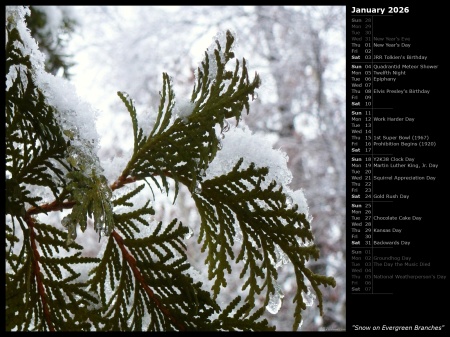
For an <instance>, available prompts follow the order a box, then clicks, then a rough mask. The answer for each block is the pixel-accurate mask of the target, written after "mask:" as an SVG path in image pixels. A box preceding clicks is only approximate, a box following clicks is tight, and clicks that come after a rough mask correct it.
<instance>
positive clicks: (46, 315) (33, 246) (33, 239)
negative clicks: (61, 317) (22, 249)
mask: <svg viewBox="0 0 450 337" xmlns="http://www.w3.org/2000/svg"><path fill="white" fill-rule="evenodd" d="M26 222H27V224H28V228H29V231H30V244H31V249H32V251H33V274H34V277H35V278H36V284H37V287H38V291H39V296H40V299H41V302H42V307H43V310H44V318H45V321H46V322H47V326H48V328H49V330H50V331H55V327H54V326H53V322H52V321H51V315H50V309H49V307H48V304H47V299H46V291H45V288H44V285H43V281H42V276H41V271H40V267H39V260H40V254H39V252H38V249H37V246H36V234H35V232H34V219H33V218H32V217H28V218H26Z"/></svg>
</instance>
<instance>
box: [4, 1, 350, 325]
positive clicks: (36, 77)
mask: <svg viewBox="0 0 450 337" xmlns="http://www.w3.org/2000/svg"><path fill="white" fill-rule="evenodd" d="M5 11H6V13H5V14H6V15H5V28H6V41H5V42H6V43H5V44H6V46H5V56H6V57H5V61H6V91H5V119H6V125H5V152H6V153H5V156H6V167H5V168H6V172H5V223H6V248H5V252H6V254H5V255H6V257H5V260H6V269H5V280H6V281H5V282H6V292H5V295H6V299H5V307H6V309H5V323H6V330H7V331H275V330H276V331H329V330H345V329H346V326H345V303H346V301H345V282H346V280H345V268H346V267H345V173H346V167H345V7H343V6H317V7H315V6H137V7H126V6H6V7H5Z"/></svg>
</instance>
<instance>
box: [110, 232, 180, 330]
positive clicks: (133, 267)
mask: <svg viewBox="0 0 450 337" xmlns="http://www.w3.org/2000/svg"><path fill="white" fill-rule="evenodd" d="M111 234H112V237H113V238H114V240H115V241H116V243H117V245H118V246H119V247H120V250H121V252H122V256H123V258H124V259H125V260H126V261H127V263H128V265H129V267H130V268H131V270H132V271H133V274H134V276H135V277H136V279H137V280H138V281H139V283H140V285H141V286H142V287H143V288H144V290H145V292H146V293H147V295H148V296H149V297H150V298H151V299H152V301H153V302H154V303H155V304H156V306H157V307H158V308H159V310H161V312H163V313H164V315H166V316H167V317H168V318H169V320H170V321H171V322H172V323H173V324H174V325H175V326H176V327H177V328H178V329H180V330H181V331H184V330H186V327H185V326H184V324H182V323H181V322H179V321H178V320H177V319H176V318H175V317H173V315H172V314H171V313H170V311H169V310H168V309H167V308H166V307H165V306H164V305H163V304H162V303H161V301H160V300H159V299H158V297H156V295H155V293H154V292H153V290H152V289H150V287H149V286H148V285H147V283H146V281H145V279H144V277H143V276H142V274H141V272H140V271H139V269H138V268H137V262H136V259H135V258H134V257H133V256H132V255H130V253H129V252H128V250H127V249H126V248H125V246H124V243H123V238H122V237H121V236H120V235H119V234H118V233H117V232H116V231H113V232H112V233H111Z"/></svg>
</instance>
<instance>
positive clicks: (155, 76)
mask: <svg viewBox="0 0 450 337" xmlns="http://www.w3.org/2000/svg"><path fill="white" fill-rule="evenodd" d="M33 7H34V8H35V10H38V11H40V12H41V13H44V14H45V16H46V19H47V20H46V24H45V25H44V26H43V27H41V28H40V30H41V33H43V34H44V33H45V34H47V35H46V36H47V37H48V36H50V37H51V36H52V35H53V41H56V40H57V39H56V37H55V36H56V35H58V39H59V41H60V46H58V48H59V49H58V48H57V49H58V50H59V51H60V52H61V53H62V54H64V55H67V58H66V60H67V61H69V63H73V65H71V66H70V67H62V66H61V67H55V68H54V69H52V72H53V73H54V74H55V75H57V76H63V77H67V78H69V79H70V81H71V82H72V83H73V84H74V85H75V86H76V88H77V91H78V94H79V95H80V96H81V98H82V99H84V100H86V101H88V102H89V103H90V104H91V105H92V106H93V107H94V108H95V109H96V110H97V111H98V118H97V123H96V125H92V128H97V132H98V134H99V135H100V137H101V138H100V149H99V152H98V155H99V157H100V160H101V161H102V163H103V166H104V168H105V175H106V177H107V178H108V179H110V180H111V182H112V181H114V180H115V179H116V178H117V176H118V174H119V173H120V172H121V170H122V169H123V167H124V166H123V165H124V163H125V161H126V159H127V154H128V153H129V151H130V148H131V147H132V144H133V143H132V142H133V139H132V132H131V130H132V127H131V120H130V117H129V114H128V112H127V110H126V109H125V107H124V106H123V104H122V102H121V101H120V99H119V97H118V96H117V91H125V92H127V93H128V94H129V95H130V96H131V97H132V98H133V99H134V100H135V102H136V107H137V110H138V114H140V118H146V116H148V115H149V114H151V113H152V112H154V111H155V110H156V109H157V108H158V104H159V91H160V90H161V87H162V73H163V72H167V73H168V74H169V75H170V76H171V77H172V78H173V83H174V87H175V92H176V95H177V98H179V99H187V98H188V97H189V96H190V94H191V91H192V88H193V85H194V74H195V70H196V69H197V67H198V65H199V63H200V61H201V60H202V58H203V55H204V52H205V51H206V49H207V48H208V47H209V46H210V45H211V43H212V42H213V41H214V37H215V36H217V35H218V34H221V33H223V32H225V31H226V30H227V29H229V30H230V31H231V32H233V33H234V34H235V36H236V37H237V42H236V43H235V48H234V51H235V55H236V57H237V58H238V59H242V58H243V57H244V58H245V59H246V60H247V61H248V68H249V74H250V76H251V77H252V76H253V74H254V73H255V71H256V72H258V73H259V74H260V76H261V79H262V86H261V88H260V89H259V90H258V99H257V100H255V101H253V102H252V104H251V105H250V114H249V115H247V116H245V118H244V119H243V121H242V122H241V123H240V126H242V127H244V126H248V127H249V128H250V129H251V130H252V131H253V132H254V133H256V134H258V135H259V136H261V137H265V138H267V139H269V140H270V141H271V142H272V144H273V147H274V148H276V149H281V150H282V151H284V152H285V153H286V154H287V156H288V157H289V161H288V167H289V169H290V170H291V172H292V175H293V179H292V182H291V184H290V187H291V189H292V190H297V189H303V192H304V194H305V196H306V199H307V202H308V205H309V213H310V215H311V216H312V218H313V220H312V223H311V225H312V230H313V233H314V235H315V240H316V244H317V246H318V247H319V249H320V252H321V257H320V259H318V260H317V261H310V262H309V267H310V268H311V269H312V270H313V271H314V272H316V273H319V274H324V275H327V276H333V277H334V278H335V279H336V282H337V286H336V287H335V288H323V293H324V316H323V317H320V315H319V311H318V309H317V308H316V305H317V303H316V302H317V301H316V302H314V303H313V304H312V306H311V307H308V308H307V310H306V311H305V312H304V314H303V315H304V317H303V324H302V327H301V330H304V331H318V330H331V329H345V307H346V305H345V303H346V300H345V299H346V297H345V282H346V280H345V258H346V251H345V202H346V199H345V172H346V167H345V28H346V27H345V7H344V6H267V7H266V6H133V7H127V6H70V7H69V6H33ZM67 18H69V19H73V20H74V23H75V24H74V26H73V28H74V31H73V33H72V34H66V33H65V32H64V31H61V30H60V29H59V27H60V25H61V22H62V21H63V20H64V19H67ZM38 42H40V46H43V42H44V41H38ZM53 47H54V46H53ZM172 201H173V196H170V195H169V196H168V197H167V196H165V195H162V196H158V198H157V203H156V204H155V208H156V216H157V219H156V220H158V221H159V220H162V221H165V222H170V221H171V220H172V219H173V218H175V217H176V218H178V219H180V220H181V221H182V222H183V224H186V225H188V226H189V227H190V228H192V229H193V237H192V238H191V239H190V240H188V241H187V244H188V249H189V256H190V259H191V261H192V263H193V264H194V265H195V266H196V267H197V268H199V269H201V268H202V266H204V257H203V256H201V254H200V253H199V245H198V244H197V240H196V234H197V229H198V222H199V217H198V215H197V213H196V209H195V206H194V203H193V201H192V199H191V198H190V195H189V192H188V190H187V189H181V191H180V193H179V196H178V199H177V201H176V203H175V205H173V204H172ZM88 237H89V238H88ZM78 240H83V241H84V242H86V240H92V244H89V245H88V246H89V247H90V251H87V252H86V254H92V255H95V254H96V253H97V251H98V249H100V245H99V244H98V236H97V234H96V233H95V232H94V231H93V230H92V231H87V232H85V233H84V234H83V233H79V235H78V239H77V241H78ZM233 280H234V281H236V285H235V288H234V289H235V290H236V292H238V291H239V283H238V282H237V281H238V280H239V273H236V275H230V283H229V285H230V289H233ZM278 281H279V283H280V285H281V287H282V291H283V292H284V295H285V297H284V300H283V304H282V306H281V309H280V310H279V311H278V313H276V314H271V313H269V312H267V313H266V317H267V319H268V320H269V321H270V322H271V323H272V324H274V325H276V327H277V329H278V330H284V331H289V330H291V329H292V323H293V317H292V314H293V307H294V306H293V303H292V298H293V294H294V291H295V289H294V286H295V281H294V274H293V269H291V268H290V266H289V264H287V265H285V266H284V267H283V269H282V270H281V274H280V276H279V278H278ZM225 297H226V295H225ZM225 300H226V299H225Z"/></svg>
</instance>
